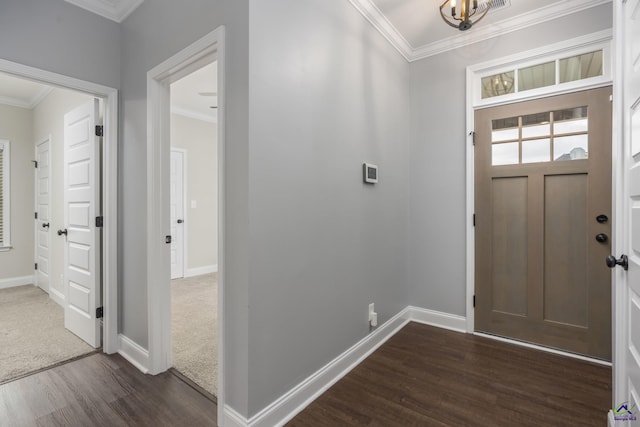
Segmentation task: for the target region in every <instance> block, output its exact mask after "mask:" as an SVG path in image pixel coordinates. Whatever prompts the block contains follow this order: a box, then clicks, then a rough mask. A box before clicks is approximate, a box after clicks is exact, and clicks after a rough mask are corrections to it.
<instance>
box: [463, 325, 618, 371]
mask: <svg viewBox="0 0 640 427" xmlns="http://www.w3.org/2000/svg"><path fill="white" fill-rule="evenodd" d="M473 335H476V336H479V337H484V338H489V339H492V340H496V341H501V342H504V343H507V344H513V345H517V346H520V347H526V348H530V349H533V350H538V351H544V352H546V353H552V354H557V355H559V356H564V357H570V358H572V359H578V360H583V361H585V362H590V363H595V364H597V365H602V366H609V367H611V362H607V361H605V360H600V359H594V358H593V357H588V356H582V355H580V354H575V353H569V352H568V351H563V350H557V349H555V348H551V347H544V346H541V345H537V344H532V343H528V342H525V341H518V340H514V339H510V338H505V337H499V336H497V335H491V334H485V333H483V332H474V333H473Z"/></svg>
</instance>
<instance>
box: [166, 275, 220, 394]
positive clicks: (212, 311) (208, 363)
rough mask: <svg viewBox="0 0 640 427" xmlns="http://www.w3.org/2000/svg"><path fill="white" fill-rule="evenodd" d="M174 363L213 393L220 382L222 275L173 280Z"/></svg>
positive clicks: (186, 374) (172, 325)
mask: <svg viewBox="0 0 640 427" xmlns="http://www.w3.org/2000/svg"><path fill="white" fill-rule="evenodd" d="M171 338H172V339H173V367H174V368H176V369H177V370H178V371H179V372H180V373H181V374H182V375H184V376H186V377H187V378H189V379H190V380H192V381H193V382H195V383H196V384H198V385H199V386H200V387H202V388H204V389H205V390H207V391H208V392H209V393H211V394H213V395H214V396H215V395H216V385H217V382H218V276H217V274H216V273H212V274H205V275H202V276H195V277H189V278H186V279H176V280H172V281H171Z"/></svg>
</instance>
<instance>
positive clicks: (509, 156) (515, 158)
mask: <svg viewBox="0 0 640 427" xmlns="http://www.w3.org/2000/svg"><path fill="white" fill-rule="evenodd" d="M518 163H519V153H518V143H517V142H505V143H503V144H493V145H492V146H491V164H492V165H493V166H499V165H517V164H518Z"/></svg>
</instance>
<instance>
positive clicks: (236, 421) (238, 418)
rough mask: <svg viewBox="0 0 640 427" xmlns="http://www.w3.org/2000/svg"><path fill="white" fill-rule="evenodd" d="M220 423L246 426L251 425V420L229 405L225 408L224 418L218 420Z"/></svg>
mask: <svg viewBox="0 0 640 427" xmlns="http://www.w3.org/2000/svg"><path fill="white" fill-rule="evenodd" d="M218 425H219V426H224V427H246V426H248V425H249V420H247V419H246V418H245V417H243V416H242V415H240V414H239V413H238V412H237V411H236V410H235V409H233V408H232V407H230V406H229V405H227V406H225V408H224V410H223V418H222V420H221V421H220V422H218Z"/></svg>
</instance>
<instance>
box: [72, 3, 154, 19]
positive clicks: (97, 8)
mask: <svg viewBox="0 0 640 427" xmlns="http://www.w3.org/2000/svg"><path fill="white" fill-rule="evenodd" d="M65 1H66V2H67V3H71V4H73V5H75V6H78V7H81V8H83V9H85V10H88V11H89V12H93V13H95V14H98V15H100V16H102V17H104V18H107V19H110V20H112V21H116V22H118V23H120V22H122V21H124V20H125V18H126V17H127V16H129V15H130V14H131V12H133V11H134V10H136V8H137V7H138V6H140V5H141V4H142V2H143V1H144V0H65Z"/></svg>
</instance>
